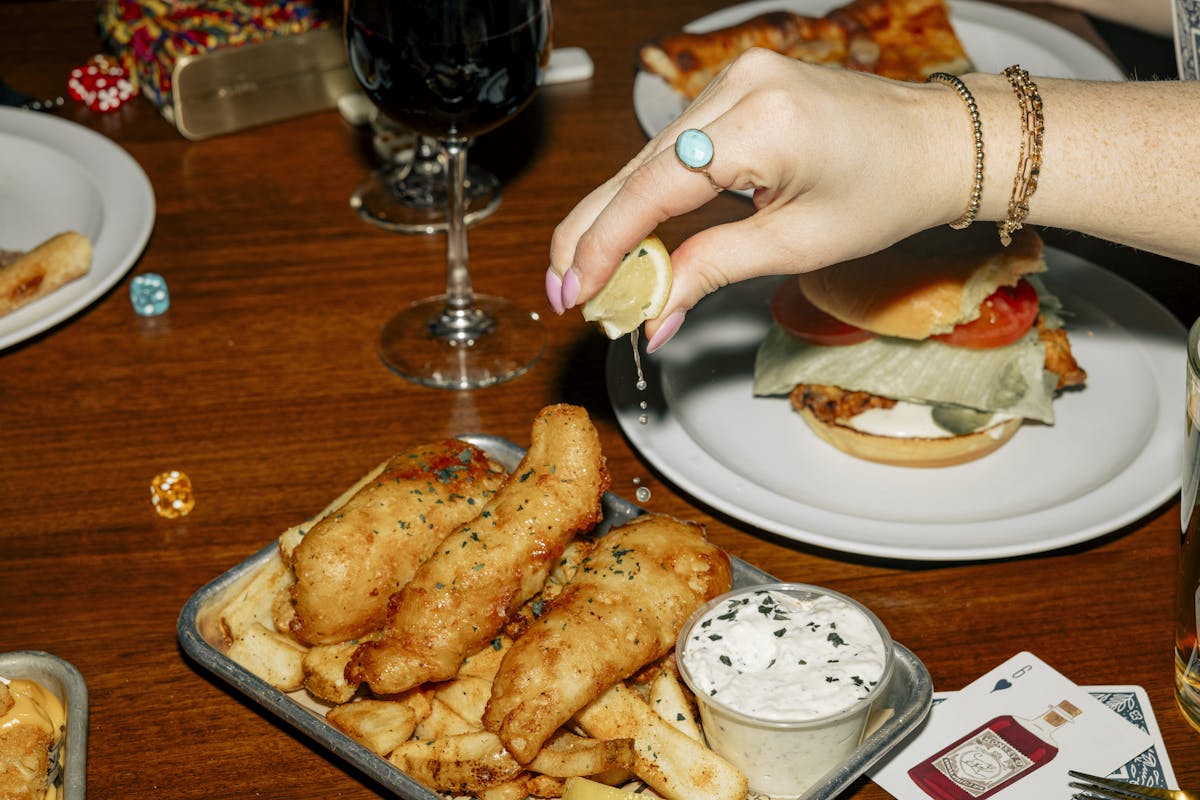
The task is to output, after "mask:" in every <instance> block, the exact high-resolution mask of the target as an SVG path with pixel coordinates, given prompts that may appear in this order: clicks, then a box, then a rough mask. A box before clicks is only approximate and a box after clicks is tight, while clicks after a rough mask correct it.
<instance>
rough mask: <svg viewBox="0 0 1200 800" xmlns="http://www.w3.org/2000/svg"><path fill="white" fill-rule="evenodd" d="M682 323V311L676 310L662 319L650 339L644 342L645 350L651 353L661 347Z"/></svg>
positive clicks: (669, 339)
mask: <svg viewBox="0 0 1200 800" xmlns="http://www.w3.org/2000/svg"><path fill="white" fill-rule="evenodd" d="M682 324H683V312H682V311H676V312H673V313H672V314H671V316H669V317H667V318H666V319H664V320H663V323H662V325H659V326H658V330H656V331H655V332H654V335H653V336H651V337H650V341H648V342H646V352H647V353H653V352H654V351H655V350H657V349H658V348H660V347H662V346H663V345H664V344H666V343H667V342H669V341H671V337H672V336H674V335H675V334H676V333H677V332H678V331H679V326H680V325H682Z"/></svg>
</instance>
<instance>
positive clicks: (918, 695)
mask: <svg viewBox="0 0 1200 800" xmlns="http://www.w3.org/2000/svg"><path fill="white" fill-rule="evenodd" d="M458 438H460V439H462V440H464V441H467V442H470V443H472V444H474V445H476V446H478V447H481V448H483V449H484V450H486V451H487V452H488V454H489V455H490V456H491V457H492V458H494V459H495V460H496V461H498V462H499V463H501V464H503V465H504V466H505V467H507V468H508V469H510V470H511V469H514V468H515V467H516V465H517V464H518V463H519V462H520V460H521V458H522V456H524V454H525V451H524V450H523V449H522V448H521V447H519V446H518V445H516V444H513V443H512V442H510V441H508V440H507V439H501V438H498V437H495V436H488V435H485V434H467V435H464V436H460V437H458ZM644 511H645V510H644V509H642V508H641V507H640V506H637V505H635V504H633V503H630V502H629V501H627V500H624V499H622V498H620V497H618V496H616V495H614V494H612V493H608V494H605V496H604V518H603V520H602V521H601V522H600V524H599V525H598V526H597V532H598V533H599V534H600V535H603V534H604V533H607V532H608V530H609V529H610V528H612V527H614V526H620V525H622V524H624V523H626V522H628V521H630V520H632V519H633V518H635V517H637V516H639V515H640V514H642V513H644ZM276 558H278V546H277V545H276V543H275V542H274V541H272V542H271V544H269V545H267V546H266V547H264V548H263V549H262V550H260V551H259V552H258V553H256V554H255V555H253V556H251V557H250V558H248V559H246V560H245V561H243V562H242V563H240V564H238V565H237V566H236V567H234V568H233V569H231V570H229V571H228V572H225V573H224V574H222V575H220V576H219V577H217V578H216V579H215V580H213V581H211V582H209V583H208V584H206V585H205V586H203V587H201V588H200V589H199V590H198V591H197V592H196V593H195V594H194V595H192V597H191V599H189V600H188V602H187V604H186V605H185V606H184V607H183V610H182V612H180V615H179V622H178V634H179V641H180V643H181V644H182V646H183V649H184V652H186V653H187V654H188V655H189V656H191V658H193V659H194V660H195V661H196V662H197V663H198V664H200V666H202V667H204V668H205V669H207V670H208V671H210V672H212V673H213V674H214V675H216V676H217V677H218V678H220V679H222V680H223V681H225V682H226V683H228V684H229V685H230V686H232V687H233V688H234V689H236V690H237V691H239V692H241V693H242V694H244V695H246V697H248V698H250V699H251V700H253V701H254V702H256V703H258V704H259V705H261V706H262V707H263V708H266V709H267V710H269V711H271V712H272V713H274V714H276V715H277V716H279V717H280V718H281V719H283V720H284V721H285V722H287V723H288V724H290V725H291V726H292V727H294V728H295V729H296V730H298V731H300V732H301V733H303V734H305V735H306V736H308V737H310V738H312V739H314V740H316V741H317V742H319V743H320V744H321V745H322V746H324V747H325V748H326V749H328V750H329V751H330V752H332V753H333V754H334V755H336V756H338V757H340V758H342V759H345V760H346V761H348V762H350V763H351V764H353V765H354V766H355V767H357V768H358V769H360V770H362V771H363V772H365V773H366V774H368V775H370V776H371V777H372V778H374V779H375V780H377V781H379V783H381V784H382V785H384V786H385V787H387V788H388V789H390V790H391V791H392V792H394V793H395V795H396V796H397V797H401V798H404V800H443V798H442V797H441V796H440V795H438V794H436V793H435V792H432V791H430V790H429V789H427V788H425V787H424V786H422V785H421V784H419V783H417V782H416V781H415V780H413V779H412V778H410V777H409V776H408V775H406V774H405V773H404V772H402V771H401V770H400V769H398V768H397V767H395V766H394V765H392V764H391V763H390V762H389V761H388V760H387V759H385V758H383V757H381V756H378V755H376V754H375V753H374V752H372V751H371V750H369V749H368V748H366V747H364V746H363V745H361V744H359V743H358V742H356V741H354V740H353V739H351V738H350V737H349V736H346V735H345V734H344V733H342V732H341V731H339V730H337V729H336V728H334V727H333V726H332V725H329V724H328V723H326V722H325V720H324V718H323V716H322V713H321V708H322V707H321V706H320V705H319V704H317V703H314V702H313V701H312V700H311V699H310V698H309V697H308V696H307V695H306V694H305V692H304V691H299V692H291V693H286V692H282V691H280V690H278V689H276V688H275V687H273V686H271V685H270V684H269V683H267V682H266V681H264V680H262V679H261V678H259V677H258V676H256V675H254V674H253V673H251V672H249V671H248V670H246V669H245V668H243V667H242V666H240V665H239V664H237V663H236V662H235V661H233V660H232V659H231V658H229V656H228V655H226V653H225V644H224V640H223V637H222V635H221V631H220V627H219V625H218V620H217V615H218V613H219V610H220V609H221V608H222V607H223V606H224V604H225V603H226V602H227V601H228V599H229V598H231V597H232V596H233V593H234V592H236V591H238V590H239V589H240V588H241V587H242V586H244V585H245V584H246V582H247V581H249V580H250V578H251V577H252V576H253V575H254V574H255V573H256V572H257V571H258V570H259V569H260V568H262V567H263V566H264V565H265V564H267V563H268V562H270V561H271V560H272V559H276ZM731 560H732V562H733V585H734V586H750V585H754V584H759V583H772V582H774V581H775V580H776V579H775V578H774V577H772V576H771V575H769V574H768V573H766V572H763V571H762V570H760V569H758V568H757V567H754V566H751V565H750V564H748V563H746V562H745V561H742V560H741V559H739V558H736V557H731ZM895 659H896V660H895V671H894V672H893V674H892V680H891V682H890V683H889V684H888V686H887V688H886V690H885V693H884V695H883V697H882V698H881V707H884V708H891V709H892V710H893V713H892V715H891V716H890V718H888V719H887V720H885V721H884V722H883V724H882V725H880V726H879V728H878V729H876V730H875V731H874V733H872V734H871V735H870V736H869V737H867V739H866V740H865V741H863V743H862V744H861V745H860V746H859V748H858V750H856V751H855V752H854V754H853V755H852V756H851V757H850V758H849V759H848V760H847V761H846V762H845V763H843V764H842V765H841V766H840V767H838V768H837V769H835V770H833V771H832V772H830V773H829V774H828V775H826V776H825V778H823V779H822V780H821V781H820V782H818V783H817V784H816V785H815V786H813V787H812V788H811V789H810V790H809V791H808V793H806V794H805V795H804V796H803V798H802V800H831V798H833V797H836V796H837V795H838V794H840V793H841V792H842V791H843V790H844V789H845V788H846V787H848V786H849V785H850V784H851V783H853V782H854V781H855V780H857V779H858V778H859V777H860V776H861V775H862V774H863V773H865V772H866V771H867V770H868V769H870V767H871V766H873V765H874V764H875V762H876V761H878V760H879V759H880V758H881V757H882V756H883V755H884V754H886V753H887V752H888V751H889V750H891V749H892V748H893V747H894V746H896V745H897V744H898V743H899V742H900V741H901V740H903V739H904V738H905V737H906V736H907V735H908V734H909V733H910V732H912V731H913V730H915V729H916V728H917V727H918V726H919V725H920V724H921V722H922V721H924V719H925V717H926V715H928V713H929V709H930V706H931V704H932V702H933V684H932V682H931V680H930V677H929V672H928V670H926V669H925V665H924V664H923V663H921V660H920V659H919V658H917V657H916V656H915V655H914V654H913V653H912V652H911V651H910V650H908V648H906V647H904V646H903V645H900V644H896V645H895Z"/></svg>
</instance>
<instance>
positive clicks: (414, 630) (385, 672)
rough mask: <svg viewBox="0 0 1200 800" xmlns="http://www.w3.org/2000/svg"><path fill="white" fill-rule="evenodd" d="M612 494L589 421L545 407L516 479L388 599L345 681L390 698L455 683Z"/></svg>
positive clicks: (574, 409) (576, 412)
mask: <svg viewBox="0 0 1200 800" xmlns="http://www.w3.org/2000/svg"><path fill="white" fill-rule="evenodd" d="M608 486H609V475H608V469H607V467H606V465H605V460H604V455H603V453H602V452H601V448H600V437H599V434H598V433H597V431H596V428H595V426H594V425H593V424H592V422H591V419H590V418H589V417H588V414H587V412H586V411H585V410H584V409H583V408H581V407H578V406H571V405H565V404H559V405H552V406H547V407H545V408H543V409H542V410H541V411H540V412H538V415H537V417H536V418H535V419H534V422H533V431H532V435H531V442H530V445H529V449H528V450H527V451H526V453H525V457H524V458H523V459H522V460H521V463H520V464H519V465H518V466H517V468H516V470H514V471H513V473H512V474H511V475H509V476H508V477H507V478H505V479H504V482H503V483H502V484H501V486H500V488H499V489H497V490H496V493H495V494H494V495H492V497H491V498H490V499H489V500H488V502H487V503H486V504H485V505H484V506H483V508H482V509H481V511H480V514H479V516H478V517H477V518H475V519H473V520H471V521H469V522H467V523H464V524H463V525H461V526H459V527H458V528H457V529H456V530H455V531H453V532H452V533H450V534H449V535H448V536H447V537H446V539H445V540H444V541H443V542H442V545H441V546H440V547H438V548H437V549H436V550H435V552H434V553H433V555H431V556H430V557H429V558H428V559H427V560H426V561H425V562H424V563H422V564H421V566H420V567H419V568H418V569H417V572H416V574H415V575H414V576H413V579H412V580H411V581H410V582H409V583H408V584H407V585H406V586H405V587H404V588H403V589H401V590H400V591H399V592H397V593H396V594H394V595H393V596H392V597H391V600H390V601H389V604H388V614H387V623H386V624H385V626H384V628H383V631H382V636H381V638H380V639H379V640H378V641H371V642H365V643H363V644H361V645H360V646H359V648H358V649H357V650H356V651H355V653H354V655H353V657H352V658H351V659H350V662H349V663H348V664H347V666H346V679H347V681H348V682H350V683H369V684H370V687H371V690H372V691H374V692H375V693H376V694H381V695H387V694H396V693H398V692H403V691H406V690H408V689H411V688H412V687H414V686H417V685H419V684H421V683H425V682H427V681H440V680H445V679H447V678H450V677H452V676H453V675H454V674H455V672H457V670H458V667H459V665H460V664H461V662H462V659H463V658H464V657H465V656H467V655H469V654H470V653H473V652H476V651H478V650H479V649H480V648H482V647H483V645H485V644H486V643H487V642H488V641H490V640H491V639H492V638H493V637H494V636H495V635H496V633H497V632H499V631H500V629H501V628H502V626H503V625H504V623H505V621H506V620H507V619H508V618H509V616H511V615H512V614H513V612H515V611H516V610H517V608H519V607H520V605H521V604H522V603H524V602H525V601H526V600H528V599H529V598H530V597H532V596H533V595H534V594H536V593H537V592H538V591H540V590H541V588H542V586H543V585H544V584H545V582H546V577H547V575H548V574H549V572H550V570H551V568H552V567H553V566H554V564H555V563H556V562H557V561H558V559H559V557H560V556H561V555H562V553H563V551H564V550H565V549H566V547H567V545H568V544H569V543H570V542H571V540H572V539H573V538H574V536H575V534H577V533H579V532H581V531H585V530H588V529H590V528H591V527H593V526H594V525H595V524H596V523H597V522H598V521H599V520H600V517H601V515H602V508H601V497H602V496H603V494H604V492H605V491H607V489H608Z"/></svg>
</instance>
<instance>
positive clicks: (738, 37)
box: [638, 0, 970, 99]
mask: <svg viewBox="0 0 1200 800" xmlns="http://www.w3.org/2000/svg"><path fill="white" fill-rule="evenodd" d="M751 47H763V48H766V49H768V50H774V51H775V52H777V53H783V54H784V55H787V56H790V57H792V58H796V59H799V60H800V61H806V62H808V63H812V64H828V65H831V66H839V67H845V68H847V69H855V70H860V71H862V72H870V73H873V74H876V75H882V76H884V77H888V78H895V79H897V80H908V81H923V80H925V79H926V78H927V77H928V76H929V75H930V74H931V73H933V72H952V73H960V72H965V71H967V70H968V69H969V68H970V60H969V59H968V58H967V54H966V51H965V50H964V49H963V46H962V43H961V42H960V41H959V39H958V35H957V34H956V33H955V32H954V28H953V27H952V26H951V24H950V15H949V12H948V10H947V8H946V5H945V2H944V0H853V2H851V3H849V4H848V5H844V6H841V7H839V8H835V9H834V10H832V11H830V12H829V13H828V14H826V15H825V16H823V17H809V16H805V15H802V14H796V13H793V12H790V11H772V12H768V13H765V14H760V15H758V16H755V17H752V18H750V19H748V20H746V21H744V22H740V23H738V24H736V25H732V26H730V27H727V28H720V29H717V30H713V31H708V32H706V33H682V32H681V33H672V34H667V35H665V36H660V37H658V38H656V39H653V40H651V41H649V42H646V43H645V44H644V45H642V47H641V49H640V51H639V54H638V55H639V60H640V61H641V66H642V68H643V69H645V70H646V71H647V72H650V73H652V74H654V75H658V76H659V77H661V78H663V79H664V80H665V81H666V82H667V84H668V85H669V86H671V88H672V89H674V90H675V91H677V92H679V93H680V94H682V95H684V96H685V97H687V98H688V99H694V98H695V97H696V96H697V95H698V94H700V92H701V90H703V89H704V87H705V86H706V85H707V84H708V82H709V81H711V80H712V79H713V78H714V77H716V76H717V74H718V73H719V72H720V71H721V70H722V69H724V68H725V67H726V66H727V65H728V64H730V63H731V62H732V61H733V60H734V59H736V58H737V57H738V56H739V55H741V54H742V53H743V52H745V51H746V50H748V49H750V48H751Z"/></svg>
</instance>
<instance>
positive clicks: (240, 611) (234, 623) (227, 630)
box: [219, 558, 295, 642]
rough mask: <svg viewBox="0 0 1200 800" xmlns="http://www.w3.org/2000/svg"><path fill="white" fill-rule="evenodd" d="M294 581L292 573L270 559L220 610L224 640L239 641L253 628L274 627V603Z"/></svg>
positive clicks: (283, 565) (275, 560)
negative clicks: (258, 626) (257, 626)
mask: <svg viewBox="0 0 1200 800" xmlns="http://www.w3.org/2000/svg"><path fill="white" fill-rule="evenodd" d="M294 581H295V578H294V577H293V576H292V571H291V570H290V569H288V568H287V566H286V565H285V564H284V563H283V562H282V561H279V560H277V559H274V558H273V559H271V560H269V561H267V562H266V563H265V564H263V565H262V567H261V568H260V569H259V570H258V572H256V573H254V575H253V576H252V577H251V579H250V581H249V582H248V583H247V584H246V586H245V587H244V588H243V589H242V590H241V591H239V592H237V593H236V594H235V595H234V597H233V598H232V599H231V600H230V601H229V602H228V603H226V604H225V606H224V608H222V609H221V611H220V614H219V619H220V622H221V630H222V631H223V632H224V634H225V639H226V641H227V642H232V641H233V640H235V639H238V638H241V637H242V636H244V635H245V633H246V631H248V630H251V629H252V628H253V627H254V626H255V625H261V626H264V627H271V628H274V625H275V611H274V606H275V600H276V598H277V597H278V596H279V594H280V593H281V592H286V591H287V588H288V587H289V586H291V585H292V583H293V582H294Z"/></svg>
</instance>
